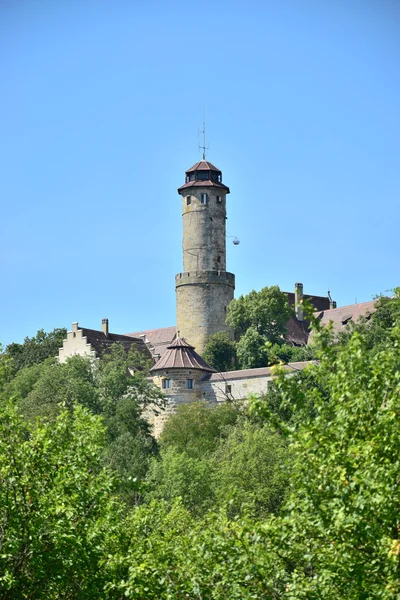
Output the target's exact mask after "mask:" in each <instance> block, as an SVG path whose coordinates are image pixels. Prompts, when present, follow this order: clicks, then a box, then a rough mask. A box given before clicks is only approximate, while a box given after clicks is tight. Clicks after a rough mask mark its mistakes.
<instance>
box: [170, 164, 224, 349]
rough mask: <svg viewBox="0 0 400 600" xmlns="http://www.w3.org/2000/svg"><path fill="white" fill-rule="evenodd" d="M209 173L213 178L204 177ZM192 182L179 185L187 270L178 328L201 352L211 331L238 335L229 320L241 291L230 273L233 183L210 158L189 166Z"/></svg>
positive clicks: (180, 285)
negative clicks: (228, 213) (226, 181)
mask: <svg viewBox="0 0 400 600" xmlns="http://www.w3.org/2000/svg"><path fill="white" fill-rule="evenodd" d="M207 169H208V170H207ZM205 173H208V175H205ZM189 175H190V177H189ZM206 176H207V177H209V180H207V181H202V180H203V179H204V177H206ZM199 178H200V179H199ZM186 181H187V183H186V184H185V185H184V186H182V188H179V190H178V192H179V193H180V194H181V196H182V221H183V243H182V250H183V269H184V270H183V272H182V273H178V275H176V277H175V286H176V288H175V289H176V316H177V331H178V335H179V336H182V337H184V338H185V339H187V340H189V341H190V343H192V344H193V345H194V346H195V347H196V349H197V352H199V353H200V354H201V353H202V352H203V351H204V348H205V345H206V343H207V341H208V338H209V337H210V335H213V334H214V333H216V332H217V331H227V332H228V334H229V335H230V337H232V335H233V334H232V332H231V330H230V328H229V327H228V326H227V325H226V324H225V319H226V309H227V306H228V305H229V303H230V302H231V300H232V299H233V294H234V290H235V276H234V275H233V274H232V273H228V272H226V226H225V223H226V218H227V217H226V195H227V194H228V193H229V188H227V187H226V186H225V185H224V184H222V174H221V172H220V171H219V170H218V169H216V167H214V166H213V165H210V163H207V162H206V161H201V162H200V163H198V165H195V166H194V167H192V169H189V171H187V172H186Z"/></svg>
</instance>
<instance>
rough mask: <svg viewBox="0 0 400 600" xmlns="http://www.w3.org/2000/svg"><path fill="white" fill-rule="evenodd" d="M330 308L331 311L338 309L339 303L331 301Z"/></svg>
mask: <svg viewBox="0 0 400 600" xmlns="http://www.w3.org/2000/svg"><path fill="white" fill-rule="evenodd" d="M329 308H330V309H332V308H337V302H336V300H331V301H330V302H329Z"/></svg>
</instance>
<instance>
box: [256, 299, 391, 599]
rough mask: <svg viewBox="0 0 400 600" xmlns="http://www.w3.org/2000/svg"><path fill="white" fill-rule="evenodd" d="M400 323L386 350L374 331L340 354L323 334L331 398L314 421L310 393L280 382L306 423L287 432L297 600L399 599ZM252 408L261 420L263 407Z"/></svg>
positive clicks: (288, 557) (319, 395)
mask: <svg viewBox="0 0 400 600" xmlns="http://www.w3.org/2000/svg"><path fill="white" fill-rule="evenodd" d="M397 301H398V300H397ZM399 325H400V323H397V324H396V326H395V327H394V328H393V329H392V330H391V331H389V332H388V334H389V335H388V337H387V340H386V342H385V343H383V341H382V345H381V344H380V345H379V346H380V348H379V351H377V352H371V351H370V349H369V347H368V345H369V331H367V330H365V331H355V332H353V334H352V336H351V338H350V340H349V341H348V343H347V344H346V345H343V346H339V347H338V346H334V345H332V337H331V336H330V335H329V331H328V332H327V331H324V330H322V331H321V332H320V342H321V350H320V356H319V358H320V364H319V365H318V366H316V367H314V368H313V369H315V370H316V371H319V372H320V373H321V374H322V377H323V379H324V382H325V390H324V391H323V392H320V391H319V390H318V388H317V387H316V386H314V387H313V388H311V391H312V402H313V412H314V414H311V413H309V412H307V411H304V390H300V389H299V388H298V386H297V384H294V382H293V378H285V377H281V378H280V379H278V381H277V384H276V385H277V386H278V388H280V391H281V394H282V398H283V399H284V400H286V402H287V403H288V404H289V403H290V404H291V405H292V407H293V410H297V409H298V410H299V411H300V413H301V415H302V419H301V421H298V422H297V426H296V427H295V428H292V427H287V426H285V424H283V425H282V431H286V433H287V435H288V436H289V441H290V447H291V450H292V452H293V456H294V457H295V460H294V465H293V472H292V494H291V497H290V499H289V501H288V503H287V505H286V509H285V511H284V514H283V515H282V517H281V518H280V519H278V520H277V529H276V538H275V542H274V544H276V545H278V546H279V551H280V554H281V555H282V556H283V557H284V558H285V561H286V562H287V564H288V565H290V564H291V565H292V567H291V568H292V569H293V565H296V569H295V571H293V573H292V574H291V576H290V579H289V580H288V584H287V590H288V597H290V598H310V599H313V598H315V599H322V600H323V599H325V598H326V599H328V598H329V599H334V600H335V599H341V598H351V599H360V600H361V599H364V598H382V599H389V598H390V599H392V598H393V599H394V598H398V597H399V595H400V578H399V572H400V541H399V532H400V522H399V514H400V513H399V508H400V506H399V504H400V496H399V483H398V482H399V468H400V421H399V419H398V415H399V412H400V328H399ZM317 378H320V376H317ZM299 392H300V393H299ZM306 393H307V392H306ZM253 410H256V412H257V411H258V413H259V414H260V411H261V412H262V411H263V410H264V409H263V406H262V403H260V402H259V401H257V402H256V406H254V407H253ZM266 414H267V413H266ZM288 568H289V567H288Z"/></svg>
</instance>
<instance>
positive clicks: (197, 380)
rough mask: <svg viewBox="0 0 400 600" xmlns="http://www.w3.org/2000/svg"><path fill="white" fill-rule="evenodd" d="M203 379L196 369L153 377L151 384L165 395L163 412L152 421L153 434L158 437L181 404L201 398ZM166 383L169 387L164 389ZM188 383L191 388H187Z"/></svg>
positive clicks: (202, 375) (164, 373)
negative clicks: (165, 402)
mask: <svg viewBox="0 0 400 600" xmlns="http://www.w3.org/2000/svg"><path fill="white" fill-rule="evenodd" d="M203 377H204V373H203V372H202V371H198V370H197V369H179V368H178V369H173V370H166V371H164V372H163V373H159V374H157V375H155V376H154V377H153V382H154V383H155V385H157V386H158V387H159V388H161V389H162V391H163V392H164V393H165V397H166V401H167V404H166V407H165V410H163V411H159V412H158V414H156V415H155V416H154V418H153V419H152V425H153V433H154V435H155V437H159V435H160V434H161V432H162V430H163V427H164V424H165V422H166V421H167V419H168V418H169V417H170V415H171V414H173V413H174V412H175V411H176V409H177V407H178V406H180V405H181V404H190V403H191V402H196V401H198V400H201V399H202V398H203V393H202V385H201V380H202V378H203ZM166 381H168V382H169V383H168V385H170V387H168V388H165V387H164V386H165V385H166V383H165V382H166ZM188 381H190V382H191V385H192V388H188Z"/></svg>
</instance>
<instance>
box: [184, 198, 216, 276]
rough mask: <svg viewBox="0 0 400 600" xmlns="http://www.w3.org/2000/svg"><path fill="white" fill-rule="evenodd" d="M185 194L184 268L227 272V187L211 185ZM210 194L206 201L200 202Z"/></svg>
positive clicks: (185, 269)
mask: <svg viewBox="0 0 400 600" xmlns="http://www.w3.org/2000/svg"><path fill="white" fill-rule="evenodd" d="M184 192H185V194H184V195H183V196H182V221H183V243H182V249H183V270H184V271H189V272H191V271H226V231H225V227H226V226H225V223H226V196H225V190H223V189H220V188H215V187H210V186H205V187H204V188H203V187H193V188H188V189H185V190H184ZM202 194H206V195H207V203H206V204H203V203H202V201H201V197H202Z"/></svg>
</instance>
